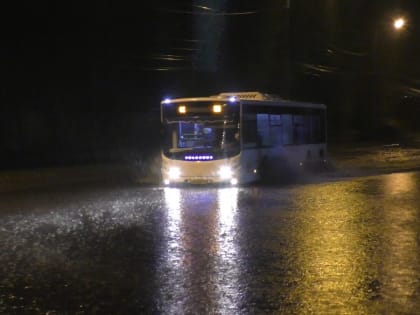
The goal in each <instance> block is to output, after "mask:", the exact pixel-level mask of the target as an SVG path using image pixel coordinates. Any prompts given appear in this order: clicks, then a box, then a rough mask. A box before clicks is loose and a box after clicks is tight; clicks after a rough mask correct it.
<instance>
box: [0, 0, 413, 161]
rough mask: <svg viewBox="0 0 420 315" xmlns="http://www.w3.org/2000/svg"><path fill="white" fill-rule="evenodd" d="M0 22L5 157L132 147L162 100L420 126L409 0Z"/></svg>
mask: <svg viewBox="0 0 420 315" xmlns="http://www.w3.org/2000/svg"><path fill="white" fill-rule="evenodd" d="M287 3H289V4H290V8H287V7H286V5H287ZM397 15H401V16H404V17H405V18H406V19H407V26H406V27H405V28H404V29H403V30H402V31H400V32H396V31H395V30H394V29H393V28H392V26H391V23H392V19H393V17H395V16H397ZM1 17H2V18H1V23H2V25H1V29H2V31H1V41H2V44H1V46H0V78H1V90H0V91H1V95H0V98H1V99H0V102H1V114H2V115H1V121H0V125H1V135H2V136H1V138H0V140H1V142H2V144H3V147H2V149H1V150H2V151H4V152H6V153H7V152H12V151H13V152H15V153H16V152H17V153H19V152H21V151H22V152H23V151H30V152H35V151H37V150H38V151H42V150H44V149H45V148H51V147H53V148H55V149H54V150H64V148H69V147H71V148H73V149H74V151H77V150H81V148H83V150H85V149H86V148H89V149H92V150H93V151H95V150H96V149H97V147H98V146H99V145H98V143H100V146H101V147H106V148H108V149H109V147H110V146H111V147H112V146H113V145H115V144H118V145H121V144H122V143H126V144H127V143H128V145H131V146H134V145H136V141H137V140H136V139H138V138H139V134H140V133H141V132H142V131H141V130H140V129H139V127H138V125H139V124H138V123H136V121H140V120H141V119H143V118H142V117H149V116H144V115H145V114H147V113H150V112H151V111H152V112H154V113H156V111H157V109H158V108H159V101H160V99H162V98H163V97H166V96H189V95H198V96H199V95H203V94H204V95H206V94H214V93H216V92H219V91H238V90H260V91H263V92H271V93H277V94H280V95H282V96H284V97H287V98H293V99H299V100H307V101H312V102H322V103H325V104H326V105H327V106H328V112H329V115H330V116H329V126H330V127H331V128H333V129H336V131H337V132H335V134H341V133H347V132H348V131H349V130H350V131H352V132H353V131H354V130H356V131H357V134H365V135H366V134H370V132H369V131H368V130H369V128H371V126H373V125H375V126H381V127H384V128H385V127H386V128H391V129H398V130H406V129H407V128H414V127H415V126H417V125H418V124H417V122H416V121H414V120H413V119H412V117H418V115H420V111H419V106H418V105H419V104H420V103H419V101H418V99H419V96H420V62H419V58H420V41H419V40H418V38H419V35H420V31H419V30H420V24H419V23H418V21H419V18H420V2H419V1H417V0H404V1H397V0H373V1H365V0H353V1H350V0H349V1H337V0H316V1H307V0H290V1H287V0H262V1H254V0H252V1H251V0H235V1H232V0H193V1H173V0H171V1H170V0H155V1H150V2H144V1H137V2H122V1H96V2H86V1H83V2H82V1H80V2H79V1H70V2H64V1H44V0H41V1H23V2H16V1H14V2H11V3H9V4H2V9H1ZM133 113H134V114H133ZM136 115H138V116H136ZM136 117H137V118H136ZM93 121H94V123H93ZM140 125H141V124H140ZM92 126H93V127H92ZM99 136H103V137H99ZM98 139H102V140H101V141H99V142H98ZM104 139H105V140H104ZM127 139H128V140H127ZM108 140H109V141H108ZM73 149H72V150H73ZM0 153H1V152H0Z"/></svg>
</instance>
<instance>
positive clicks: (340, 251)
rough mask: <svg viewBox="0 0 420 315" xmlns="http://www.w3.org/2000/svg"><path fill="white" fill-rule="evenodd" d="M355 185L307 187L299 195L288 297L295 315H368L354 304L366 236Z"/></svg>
mask: <svg viewBox="0 0 420 315" xmlns="http://www.w3.org/2000/svg"><path fill="white" fill-rule="evenodd" d="M354 186H357V183H356V184H349V185H321V186H320V185H309V186H307V187H304V188H302V189H301V191H300V192H299V196H298V198H297V199H296V202H297V207H298V216H297V220H298V222H297V225H296V231H295V233H296V238H297V240H296V244H297V245H298V248H297V251H296V254H297V266H298V270H299V274H300V281H298V285H297V287H296V291H295V292H294V294H296V296H295V297H294V298H295V299H296V301H297V304H298V305H299V313H305V314H306V313H313V314H327V313H331V312H334V311H336V312H339V313H341V314H356V313H357V314H368V311H367V310H366V309H364V307H363V304H361V303H360V301H361V299H363V298H364V297H363V295H364V292H363V289H364V288H363V287H364V286H365V284H364V283H363V282H365V281H369V278H370V277H372V276H373V275H369V274H364V273H365V271H366V265H367V259H369V258H368V257H367V253H366V249H365V248H364V246H363V239H364V237H366V235H364V234H366V231H365V230H364V228H362V227H361V226H358V225H359V223H361V222H360V221H359V216H360V209H361V208H363V203H364V200H363V199H364V196H363V195H358V194H355V193H353V192H352V190H354V189H355V188H356V187H354Z"/></svg>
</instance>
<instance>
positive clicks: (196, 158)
mask: <svg viewBox="0 0 420 315" xmlns="http://www.w3.org/2000/svg"><path fill="white" fill-rule="evenodd" d="M213 159H214V157H213V155H186V156H184V160H186V161H211V160H213Z"/></svg>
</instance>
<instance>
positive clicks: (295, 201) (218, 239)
mask: <svg viewBox="0 0 420 315" xmlns="http://www.w3.org/2000/svg"><path fill="white" fill-rule="evenodd" d="M419 192H420V173H418V172H406V173H395V174H389V175H378V176H369V177H358V178H352V179H350V178H347V179H346V178H343V179H335V180H327V181H325V180H324V181H322V182H319V183H307V184H301V185H290V186H281V187H243V188H188V189H179V188H152V187H105V188H104V187H102V188H96V189H94V188H90V189H83V188H80V187H79V188H77V187H76V188H74V189H69V190H56V191H53V192H46V191H37V192H31V193H23V192H21V193H15V194H4V195H2V196H1V197H0V209H1V212H0V246H1V253H0V313H1V314H3V313H4V314H46V313H48V314H416V313H417V314H418V313H419V310H420V194H419Z"/></svg>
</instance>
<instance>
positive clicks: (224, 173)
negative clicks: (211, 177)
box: [219, 166, 233, 179]
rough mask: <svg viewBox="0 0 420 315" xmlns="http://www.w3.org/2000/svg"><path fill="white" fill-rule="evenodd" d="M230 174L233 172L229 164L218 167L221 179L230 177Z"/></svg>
mask: <svg viewBox="0 0 420 315" xmlns="http://www.w3.org/2000/svg"><path fill="white" fill-rule="evenodd" d="M232 175H233V172H232V169H231V168H230V167H229V166H222V167H221V168H220V169H219V177H220V178H221V179H231V178H232Z"/></svg>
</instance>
